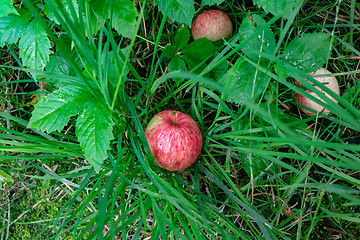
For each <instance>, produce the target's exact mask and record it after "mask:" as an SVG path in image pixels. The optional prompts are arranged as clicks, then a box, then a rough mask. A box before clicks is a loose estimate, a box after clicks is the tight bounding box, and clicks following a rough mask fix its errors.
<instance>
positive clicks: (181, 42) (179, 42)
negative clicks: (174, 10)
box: [175, 25, 190, 50]
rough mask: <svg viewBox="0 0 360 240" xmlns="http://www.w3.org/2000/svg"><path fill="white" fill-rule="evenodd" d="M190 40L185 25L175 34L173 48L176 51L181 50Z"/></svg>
mask: <svg viewBox="0 0 360 240" xmlns="http://www.w3.org/2000/svg"><path fill="white" fill-rule="evenodd" d="M189 40H190V31H189V28H188V27H187V26H186V25H185V26H184V27H183V28H181V29H180V30H179V31H178V32H177V33H176V34H175V46H176V49H177V50H181V49H183V48H184V47H185V46H186V45H187V44H188V42H189Z"/></svg>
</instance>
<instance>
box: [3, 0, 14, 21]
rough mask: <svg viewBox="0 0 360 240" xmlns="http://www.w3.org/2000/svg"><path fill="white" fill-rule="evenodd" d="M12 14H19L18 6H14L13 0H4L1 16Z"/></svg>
mask: <svg viewBox="0 0 360 240" xmlns="http://www.w3.org/2000/svg"><path fill="white" fill-rule="evenodd" d="M10 14H15V15H18V12H17V11H16V8H15V7H14V6H13V0H2V1H1V4H0V17H5V16H7V15H10Z"/></svg>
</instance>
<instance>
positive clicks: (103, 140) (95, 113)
mask: <svg viewBox="0 0 360 240" xmlns="http://www.w3.org/2000/svg"><path fill="white" fill-rule="evenodd" d="M113 125H114V122H113V120H112V118H111V112H110V110H109V109H107V108H105V107H104V106H103V105H101V104H100V103H99V102H97V101H96V100H95V99H94V98H92V99H88V101H87V102H86V104H85V106H84V109H83V110H82V111H81V113H80V114H79V116H78V118H77V121H76V130H75V133H76V135H77V136H78V140H79V142H80V146H81V148H82V149H83V151H84V154H85V157H86V159H87V160H88V161H89V163H90V164H91V165H92V166H93V167H94V168H95V170H96V171H97V172H99V170H100V164H102V163H103V161H104V159H105V158H106V157H107V151H108V150H109V149H110V141H111V140H112V139H113V138H114V136H113V133H112V129H113Z"/></svg>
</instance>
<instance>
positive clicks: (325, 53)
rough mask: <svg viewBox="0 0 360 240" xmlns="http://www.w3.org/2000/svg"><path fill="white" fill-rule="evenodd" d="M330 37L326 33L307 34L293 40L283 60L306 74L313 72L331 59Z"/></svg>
mask: <svg viewBox="0 0 360 240" xmlns="http://www.w3.org/2000/svg"><path fill="white" fill-rule="evenodd" d="M329 51H330V36H329V34H326V33H307V34H303V36H302V37H297V38H295V39H293V40H292V41H291V42H290V43H289V45H288V46H287V47H286V49H285V51H284V53H283V55H282V59H283V60H285V61H287V62H289V63H290V64H292V65H293V66H294V67H296V68H299V69H301V70H303V71H305V72H313V71H316V70H318V69H319V68H320V67H322V66H323V65H324V64H325V62H326V61H327V60H328V59H329V56H330V54H329Z"/></svg>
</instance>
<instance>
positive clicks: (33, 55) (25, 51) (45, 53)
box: [19, 19, 51, 79]
mask: <svg viewBox="0 0 360 240" xmlns="http://www.w3.org/2000/svg"><path fill="white" fill-rule="evenodd" d="M50 47H51V45H50V41H49V39H48V37H47V34H46V31H45V29H44V28H43V27H42V25H41V23H39V22H38V21H36V20H35V19H34V20H32V21H31V22H30V23H29V25H28V26H27V28H26V30H25V33H24V35H23V36H22V37H21V39H20V42H19V48H20V58H22V61H23V64H24V65H25V66H26V67H28V68H30V69H35V70H43V69H44V67H45V66H46V64H47V62H48V61H49V55H50ZM33 76H34V78H35V79H36V74H33Z"/></svg>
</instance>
